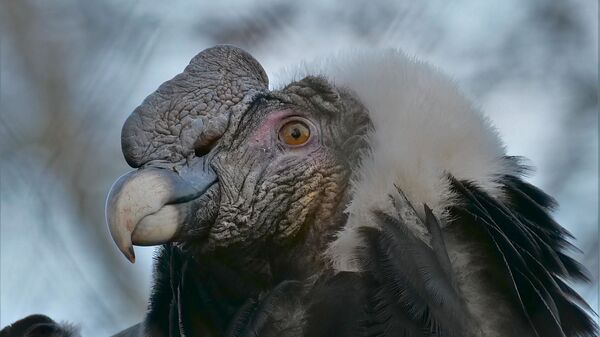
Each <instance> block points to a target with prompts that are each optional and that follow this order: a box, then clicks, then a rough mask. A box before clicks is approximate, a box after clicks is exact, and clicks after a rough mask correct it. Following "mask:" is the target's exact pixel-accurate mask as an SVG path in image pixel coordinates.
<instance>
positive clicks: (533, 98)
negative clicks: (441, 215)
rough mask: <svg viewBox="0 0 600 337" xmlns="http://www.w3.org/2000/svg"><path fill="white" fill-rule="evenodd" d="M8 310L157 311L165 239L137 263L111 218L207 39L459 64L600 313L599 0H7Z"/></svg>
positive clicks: (2, 195)
mask: <svg viewBox="0 0 600 337" xmlns="http://www.w3.org/2000/svg"><path fill="white" fill-rule="evenodd" d="M0 29H1V30H0V32H1V33H0V39H1V40H0V108H1V109H0V111H1V116H0V170H1V175H0V190H1V191H0V199H1V208H0V223H1V231H0V326H5V325H7V324H9V323H11V322H12V321H14V320H16V319H19V318H22V317H24V316H26V315H28V314H31V313H44V314H47V315H49V316H51V317H53V318H54V319H57V320H68V321H71V322H74V323H78V324H80V325H81V327H82V329H83V335H84V336H91V337H95V336H107V335H110V334H113V333H115V332H117V331H119V330H121V329H124V328H126V327H128V326H129V325H131V324H134V323H136V322H138V321H139V320H141V319H142V318H143V315H144V311H145V307H146V299H147V296H148V292H149V290H150V272H151V265H152V251H153V249H152V248H137V249H136V253H137V255H138V259H137V262H136V264H135V265H130V264H129V263H128V262H127V261H126V260H125V258H123V257H122V256H121V255H120V253H119V252H118V251H117V249H116V248H115V246H114V244H113V243H112V240H111V239H110V236H109V233H108V230H107V229H106V226H105V224H104V215H103V212H104V210H103V209H104V198H105V196H106V193H107V192H108V189H109V188H110V185H111V183H112V182H113V181H114V180H115V179H116V178H117V177H118V176H119V175H121V174H122V173H125V172H126V171H127V170H128V167H127V166H126V164H125V162H124V160H123V157H122V155H121V150H120V139H119V137H120V130H121V126H122V124H123V122H124V120H125V118H126V117H127V116H128V115H129V113H130V112H131V111H132V110H133V109H134V108H135V107H136V106H137V105H138V104H139V103H141V101H142V100H143V99H144V97H146V96H147V95H148V94H150V93H151V92H152V91H154V90H155V89H156V88H157V87H158V86H159V85H160V84H161V83H162V82H164V81H165V80H168V79H170V78H171V77H173V76H174V75H175V74H177V73H179V72H181V71H182V70H183V68H184V67H185V66H186V65H187V63H188V62H189V60H190V59H191V58H192V57H193V56H194V55H195V54H196V53H198V52H199V51H201V50H202V49H204V48H207V47H210V46H213V45H215V44H219V43H231V44H235V45H238V46H240V47H243V48H244V49H246V50H248V51H249V52H250V53H251V54H253V55H254V56H255V57H256V58H257V59H258V60H259V61H260V62H261V64H262V65H263V66H264V67H265V69H266V70H267V72H268V74H269V77H270V78H271V80H272V82H276V74H277V73H278V71H280V69H281V68H282V67H284V66H286V65H292V64H295V63H297V62H298V61H300V60H302V59H311V58H313V57H315V56H317V55H321V54H326V53H331V52H335V51H337V50H340V49H344V48H352V47H365V46H372V47H396V48H401V49H403V50H405V51H406V52H407V53H408V54H411V55H414V56H416V57H418V58H420V59H423V60H426V61H428V62H430V63H432V64H434V65H436V66H437V67H439V68H441V69H442V70H443V71H444V72H446V73H448V74H449V75H451V76H452V77H453V78H454V79H455V80H456V81H457V82H458V83H459V84H460V86H461V87H462V88H463V90H464V91H466V92H467V93H468V95H469V96H471V97H472V98H473V100H474V101H475V102H476V103H477V105H478V106H479V107H481V109H482V110H483V111H484V112H485V114H486V115H487V116H489V118H490V119H491V120H492V121H493V122H494V124H495V125H496V126H497V128H498V130H499V132H500V134H501V136H502V137H503V139H504V141H505V143H506V147H507V151H508V153H509V154H510V155H520V156H525V157H527V158H528V159H529V164H531V165H533V166H535V167H536V168H537V171H536V173H535V175H533V176H532V177H531V178H529V181H531V182H533V183H535V184H536V185H538V186H540V187H541V188H543V189H544V190H546V191H547V192H549V193H550V194H552V195H554V196H555V197H556V198H557V199H558V201H559V203H560V205H561V206H560V208H559V209H558V211H557V212H556V214H555V215H556V218H557V220H558V221H559V222H560V223H561V224H563V225H564V226H566V227H567V228H568V229H569V230H570V231H571V232H572V233H573V234H574V235H575V237H576V238H577V242H576V243H577V245H578V246H579V247H581V249H582V250H583V254H577V253H574V256H575V257H576V258H577V259H578V260H580V261H581V262H582V263H584V264H585V265H586V266H587V267H588V268H589V269H590V271H591V273H592V278H593V280H594V284H592V285H577V287H576V288H577V289H578V290H579V291H580V292H581V294H582V295H583V296H584V297H586V298H587V299H588V301H589V302H590V304H591V305H592V306H593V307H594V308H596V311H598V309H597V308H598V273H599V267H598V254H599V245H598V116H597V108H598V107H597V93H598V87H597V80H598V2H597V1H590V0H533V1H520V0H503V1H494V2H491V1H478V0H466V1H441V0H440V1H428V2H425V1H420V2H418V1H409V0H404V1H402V0H397V1H391V0H383V1H368V2H367V1H362V2H360V1H348V0H329V1H319V0H311V1H276V0H266V1H241V0H236V1H194V2H192V1H168V2H167V1H158V0H154V1H120V0H105V1H85V0H56V1H42V0H37V1H33V0H21V1H10V0H6V1H4V0H0Z"/></svg>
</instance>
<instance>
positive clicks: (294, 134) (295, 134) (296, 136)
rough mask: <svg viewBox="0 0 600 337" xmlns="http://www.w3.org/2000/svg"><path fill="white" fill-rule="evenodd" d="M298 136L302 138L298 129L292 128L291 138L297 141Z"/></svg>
mask: <svg viewBox="0 0 600 337" xmlns="http://www.w3.org/2000/svg"><path fill="white" fill-rule="evenodd" d="M300 136H302V132H300V130H299V129H298V128H294V130H292V137H294V139H298V138H300Z"/></svg>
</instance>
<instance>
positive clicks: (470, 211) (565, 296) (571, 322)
mask: <svg viewBox="0 0 600 337" xmlns="http://www.w3.org/2000/svg"><path fill="white" fill-rule="evenodd" d="M449 179H450V181H451V184H452V188H453V190H454V192H455V193H456V194H457V195H458V196H459V199H460V200H459V205H458V206H454V207H453V208H452V210H451V212H452V214H453V215H454V221H453V223H456V224H460V223H465V224H466V223H473V224H476V225H477V226H478V227H479V229H482V230H483V231H484V233H487V235H488V239H489V240H490V246H491V247H492V248H493V249H492V250H493V251H495V254H496V256H497V257H498V259H499V261H501V264H502V265H503V266H502V267H503V268H505V270H506V274H507V275H508V278H509V279H510V280H512V281H511V282H510V284H512V289H513V296H514V297H513V299H514V301H515V302H516V303H518V305H519V306H520V307H521V309H522V313H523V315H524V317H525V318H526V319H527V320H528V321H529V322H530V324H531V328H532V329H533V331H535V332H536V333H537V334H538V336H567V337H575V336H581V337H592V336H596V333H597V326H596V324H595V323H594V322H593V320H592V319H591V317H590V316H589V314H587V313H586V312H585V311H584V310H582V308H580V307H579V305H582V306H583V307H584V308H586V309H588V308H589V306H587V305H586V304H585V301H584V300H583V299H582V298H581V297H579V296H578V295H577V294H576V293H575V292H574V291H573V290H572V289H571V288H570V287H569V286H568V285H566V284H565V283H564V282H563V281H562V279H561V278H571V279H576V280H587V275H586V273H585V271H584V268H583V267H582V266H581V265H580V264H579V263H577V262H576V261H575V260H574V259H573V258H571V257H569V256H567V255H566V254H565V253H564V249H566V248H570V247H572V244H571V243H570V242H569V238H571V236H570V234H569V233H568V232H567V231H566V230H565V229H564V228H562V227H561V226H560V225H559V224H557V223H556V222H555V221H554V220H553V219H552V217H551V215H550V214H549V213H548V212H549V211H551V210H552V209H553V208H554V207H556V202H555V201H554V200H553V199H552V198H551V197H549V196H548V195H546V194H545V193H544V192H543V191H541V190H540V189H538V188H536V187H534V186H532V185H530V184H527V183H525V182H524V181H522V180H521V179H520V178H518V177H516V176H503V177H501V178H500V179H499V183H500V184H501V185H502V189H503V192H504V193H505V198H506V201H502V200H499V199H496V198H493V197H492V196H490V195H488V194H487V193H485V192H484V191H483V190H481V189H479V188H478V187H477V186H475V185H474V184H472V183H470V182H467V181H458V180H456V179H454V178H453V177H450V178H449Z"/></svg>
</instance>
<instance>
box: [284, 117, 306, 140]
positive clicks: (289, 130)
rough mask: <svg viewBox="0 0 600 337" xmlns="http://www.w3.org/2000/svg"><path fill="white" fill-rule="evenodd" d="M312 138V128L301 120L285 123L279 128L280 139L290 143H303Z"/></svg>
mask: <svg viewBox="0 0 600 337" xmlns="http://www.w3.org/2000/svg"><path fill="white" fill-rule="evenodd" d="M309 138H310V128H309V127H308V125H306V124H304V123H303V122H300V121H291V122H288V123H285V124H284V125H283V126H282V127H281V129H279V139H280V140H281V141H282V142H284V143H286V144H288V145H302V144H304V143H306V142H307V141H308V139H309Z"/></svg>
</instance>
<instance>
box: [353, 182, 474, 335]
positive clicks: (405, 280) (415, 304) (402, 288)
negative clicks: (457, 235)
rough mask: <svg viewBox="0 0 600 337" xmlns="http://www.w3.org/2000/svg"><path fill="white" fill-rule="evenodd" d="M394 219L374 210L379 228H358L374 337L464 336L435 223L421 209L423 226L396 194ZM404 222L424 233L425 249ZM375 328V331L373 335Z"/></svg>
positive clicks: (460, 307) (462, 313) (463, 314)
mask: <svg viewBox="0 0 600 337" xmlns="http://www.w3.org/2000/svg"><path fill="white" fill-rule="evenodd" d="M398 192H399V195H398V196H395V197H394V198H393V200H394V205H395V207H396V208H397V210H398V212H397V214H395V215H394V216H392V215H389V214H386V213H383V212H379V211H375V212H374V213H373V216H374V220H375V221H376V222H377V223H378V225H379V226H378V227H379V229H373V228H363V229H362V230H361V234H362V236H363V239H364V240H365V242H366V248H364V249H363V250H362V251H361V254H360V255H361V262H362V266H363V269H364V270H366V271H367V273H368V274H370V275H373V277H374V279H375V283H376V284H378V286H376V287H375V291H374V295H373V296H372V297H371V304H372V307H371V308H370V312H372V313H373V318H372V321H371V322H370V323H371V324H370V325H369V331H370V334H371V335H374V336H388V335H389V336H396V335H405V336H423V335H426V336H467V335H469V331H468V323H467V322H468V321H469V315H468V313H467V311H466V309H465V306H464V303H463V301H462V299H461V297H460V295H459V294H458V292H457V290H456V288H455V286H454V280H453V276H452V271H451V266H450V261H449V257H448V255H447V251H446V248H445V244H444V242H443V237H442V235H441V229H440V227H439V223H438V222H437V220H436V219H435V217H434V216H433V213H432V212H431V210H430V209H429V208H428V207H427V206H425V214H426V219H425V224H424V223H423V221H422V220H421V219H419V217H418V216H417V213H416V211H415V210H414V209H413V208H412V205H411V204H410V203H409V202H408V200H407V199H406V198H405V197H404V195H403V194H402V192H401V191H400V190H399V191H398ZM406 221H417V222H418V224H417V225H419V226H424V227H425V228H428V230H429V231H430V235H431V238H432V240H431V245H432V246H431V247H429V246H428V245H427V244H426V243H425V242H423V240H421V239H419V238H417V237H416V236H415V235H414V234H413V233H412V231H411V230H410V229H409V228H408V227H407V223H406ZM377 329H379V330H377Z"/></svg>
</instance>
